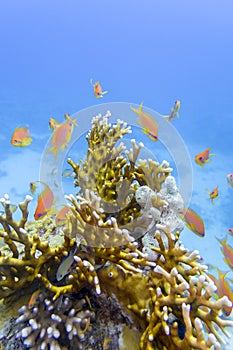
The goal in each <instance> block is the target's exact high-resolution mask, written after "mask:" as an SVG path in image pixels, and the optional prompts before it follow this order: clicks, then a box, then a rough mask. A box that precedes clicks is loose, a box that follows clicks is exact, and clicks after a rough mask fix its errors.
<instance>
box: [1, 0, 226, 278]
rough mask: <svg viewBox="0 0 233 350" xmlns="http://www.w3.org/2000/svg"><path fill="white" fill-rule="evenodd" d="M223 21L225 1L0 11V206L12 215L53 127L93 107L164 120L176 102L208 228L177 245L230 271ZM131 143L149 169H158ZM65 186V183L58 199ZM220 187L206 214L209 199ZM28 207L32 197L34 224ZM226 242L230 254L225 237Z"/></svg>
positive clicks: (18, 4) (16, 4) (21, 5)
mask: <svg viewBox="0 0 233 350" xmlns="http://www.w3.org/2000/svg"><path fill="white" fill-rule="evenodd" d="M232 12H233V3H232V1H230V0H228V1H227V0H225V1H221V2H220V1H218V0H215V1H214V0H205V1H203V0H195V1H194V0H189V1H185V0H176V1H174V0H164V1H156V0H148V1H146V2H143V3H142V2H141V1H136V0H134V1H132V0H128V1H124V0H119V1H117V2H114V1H109V0H102V1H93V0H89V1H88V0H87V1H85V2H84V1H80V0H69V1H67V2H66V3H65V2H64V1H61V0H60V1H55V0H51V1H45V0H40V1H37V0H36V1H29V0H21V1H17V0H12V1H8V2H1V5H0V32H1V37H0V49H1V55H0V121H1V128H0V146H1V153H0V196H2V195H3V194H4V193H8V194H9V195H10V198H11V201H12V203H16V204H17V203H18V202H19V201H21V200H23V199H24V196H25V195H26V194H27V193H29V182H31V181H36V180H37V179H38V178H39V169H40V165H41V155H42V154H43V151H44V149H45V147H46V144H47V142H48V140H49V137H50V136H51V131H50V130H49V129H48V121H49V118H50V117H53V118H55V119H57V120H59V121H60V122H61V121H63V120H64V114H65V113H67V112H68V113H69V114H70V115H73V114H75V113H76V112H78V111H80V110H83V109H85V108H88V107H90V106H92V105H96V104H101V103H110V102H130V103H132V104H135V105H137V104H140V103H141V102H142V101H143V102H144V105H145V107H148V108H150V109H152V110H154V111H157V112H159V113H160V114H168V113H169V111H170V109H171V107H172V106H173V104H174V102H175V100H176V99H180V100H181V109H180V118H177V119H175V120H174V121H173V122H172V125H173V126H174V128H175V129H176V131H177V133H178V134H179V135H180V138H181V139H182V141H183V142H184V144H185V146H186V147H187V149H188V152H189V154H190V158H191V164H192V171H193V177H192V186H193V190H192V196H191V202H190V206H191V207H192V208H193V209H195V210H196V211H197V212H198V213H199V214H200V215H201V216H202V217H203V219H204V221H205V226H206V235H205V237H204V238H200V237H197V236H195V234H194V233H192V232H191V231H189V230H188V229H185V230H184V231H183V233H182V236H181V238H182V241H183V242H184V244H185V245H186V246H187V247H188V248H190V249H199V250H200V253H201V255H202V256H203V257H204V258H205V261H206V262H208V263H211V264H217V265H218V266H219V267H220V268H221V269H222V270H227V269H228V267H227V266H226V265H225V263H224V262H223V256H222V254H221V251H220V247H219V243H218V242H217V241H216V239H215V237H218V238H221V239H223V238H224V237H225V235H226V234H227V229H228V228H229V227H232V226H233V219H232V203H233V189H232V188H230V187H229V186H228V185H227V182H226V175H227V174H228V173H231V172H233V163H232V147H233V141H232V140H233V138H232V130H233V98H232V85H233V65H232V62H233V39H232V38H233V23H232ZM90 78H93V80H94V81H96V80H100V82H101V84H102V87H103V89H104V90H105V89H106V90H108V91H109V92H108V94H106V95H105V96H104V97H103V99H99V100H97V99H96V98H95V97H94V95H93V88H92V86H91V84H90ZM122 119H124V118H123V116H122ZM78 122H79V123H81V122H82V121H78ZM21 125H22V126H23V125H28V126H29V128H30V131H31V135H32V138H33V142H32V143H31V145H30V146H28V147H25V148H16V147H13V146H12V145H11V144H10V139H11V135H12V133H13V130H14V129H15V127H17V126H21ZM135 132H138V130H136V131H135ZM139 134H140V131H139ZM140 137H141V139H142V141H143V142H144V144H145V145H146V146H148V148H150V149H152V150H153V152H154V156H155V157H156V159H158V160H160V158H163V157H161V154H157V153H156V150H155V146H154V145H153V142H152V141H150V140H149V139H148V138H146V137H145V135H143V134H142V133H141V136H140ZM83 138H84V137H83ZM150 143H151V144H150ZM83 147H85V146H83ZM174 147H175V145H174ZM207 147H211V152H212V153H214V154H216V156H214V157H212V158H211V162H210V163H209V164H207V165H206V166H205V169H204V170H202V169H201V168H200V167H198V166H197V165H196V164H195V162H194V156H195V155H196V154H197V153H199V152H201V151H203V150H204V149H206V148H207ZM168 151H171V150H168ZM168 153H169V152H168ZM80 156H82V152H80ZM168 156H169V154H168ZM170 156H171V157H170V158H171V159H168V160H169V161H170V162H171V166H172V167H174V168H176V167H175V166H176V164H173V162H174V159H173V158H172V155H170ZM78 157H79V156H77V158H78ZM163 159H164V158H163ZM163 159H161V160H163ZM64 167H65V165H64ZM175 171H176V170H175ZM187 176H189V174H187ZM190 176H191V175H190ZM69 181H70V179H64V180H63V185H64V190H66V189H67V191H68V190H69V186H70V185H69ZM71 181H72V180H71ZM217 185H218V186H219V198H218V199H216V201H215V203H214V205H212V204H211V202H210V201H208V199H207V197H208V193H207V190H212V189H213V188H215V187H216V186H217ZM35 206H36V197H35V198H34V199H33V201H32V202H31V203H30V209H31V214H30V215H31V218H33V213H34V210H35ZM17 215H18V214H17V212H16V216H17ZM228 242H229V243H230V244H232V245H233V238H232V237H229V239H228ZM229 276H230V275H229Z"/></svg>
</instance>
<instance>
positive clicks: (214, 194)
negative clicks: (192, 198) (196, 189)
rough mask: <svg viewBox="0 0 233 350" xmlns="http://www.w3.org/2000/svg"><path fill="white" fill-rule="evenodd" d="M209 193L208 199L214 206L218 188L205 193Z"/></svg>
mask: <svg viewBox="0 0 233 350" xmlns="http://www.w3.org/2000/svg"><path fill="white" fill-rule="evenodd" d="M207 192H208V193H209V199H210V200H211V202H212V204H214V199H215V198H217V197H218V186H217V187H216V188H214V189H213V190H212V191H207Z"/></svg>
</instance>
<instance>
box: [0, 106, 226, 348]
mask: <svg viewBox="0 0 233 350" xmlns="http://www.w3.org/2000/svg"><path fill="white" fill-rule="evenodd" d="M109 117H110V113H107V114H106V115H105V116H101V115H98V116H97V117H95V118H94V119H93V122H92V128H91V130H90V132H89V133H88V135H87V137H86V138H87V142H88V152H87V156H86V159H85V160H83V161H82V162H80V164H76V163H75V162H74V161H73V160H71V159H69V160H68V162H69V164H70V165H71V166H72V167H73V170H74V173H75V182H74V183H75V186H76V188H77V193H76V195H74V194H70V195H67V196H66V199H67V200H68V201H69V205H70V210H69V212H68V214H67V221H66V222H65V223H64V225H63V226H59V228H57V227H56V226H55V224H54V218H53V217H51V216H49V215H48V214H47V215H46V217H45V218H44V219H42V220H39V221H38V223H36V225H37V226H34V225H33V223H30V224H29V223H27V218H28V204H29V202H30V200H31V198H30V197H29V196H27V197H26V199H25V201H24V202H22V203H20V204H19V208H20V210H21V212H22V218H21V219H20V221H19V222H16V221H15V220H14V218H13V215H12V213H11V211H10V200H9V197H8V196H7V195H5V197H4V198H2V199H1V201H2V203H3V204H4V214H0V224H1V225H2V230H1V231H0V236H1V237H2V238H3V240H4V243H5V246H4V247H3V248H2V249H1V250H0V253H1V254H0V299H3V300H4V303H5V304H6V305H9V304H10V303H15V301H16V300H21V298H22V296H23V295H26V296H28V300H29V302H28V304H27V303H26V304H25V301H23V298H22V305H21V307H20V308H19V311H18V313H19V316H18V318H17V319H15V318H13V317H12V318H11V320H10V322H9V323H8V324H7V326H6V327H7V331H5V330H6V328H4V330H3V331H2V332H1V333H0V340H1V341H2V344H3V346H4V349H6V350H9V349H11V346H12V345H11V344H15V348H18V349H26V348H30V349H35V350H37V349H38V350H40V349H44V350H46V349H47V350H56V349H57V350H59V349H62V350H65V349H66V350H70V349H83V350H87V349H88V350H92V349H93V350H94V349H95V350H96V349H97V350H98V349H104V350H107V349H108V350H116V349H119V350H124V349H132V348H133V349H138V350H139V349H140V350H147V349H148V350H160V349H161V350H176V349H186V350H194V349H195V350H196V349H200V350H219V349H221V346H222V344H224V341H225V340H224V337H225V336H228V335H229V334H228V332H227V327H232V326H233V321H231V320H229V319H227V317H225V316H224V315H223V312H222V310H223V309H224V307H230V306H231V305H232V304H231V302H230V300H229V299H228V298H227V297H226V296H221V297H217V299H215V298H213V295H216V286H215V284H214V282H213V281H212V280H211V278H210V277H209V275H208V267H207V266H206V265H203V264H202V263H201V262H200V256H199V252H198V251H192V252H190V251H189V250H188V249H186V248H185V247H184V246H183V245H182V244H181V242H180V233H181V231H182V229H183V224H182V221H181V219H180V218H179V216H178V213H179V211H180V210H181V209H182V208H183V206H184V204H183V200H182V198H181V196H180V194H179V191H178V189H177V186H176V182H175V179H174V177H173V176H172V175H171V172H172V168H171V167H170V166H169V164H168V162H166V161H162V163H161V164H159V163H158V162H155V161H153V160H151V159H148V160H145V159H140V158H139V155H140V149H141V148H142V147H143V144H142V143H139V144H137V143H136V141H135V140H131V143H132V148H131V149H130V150H125V146H124V144H123V143H121V142H120V143H119V142H118V141H119V140H120V139H121V138H122V137H123V136H124V135H126V134H129V133H130V132H131V130H130V127H129V126H127V124H126V123H124V122H123V121H121V120H118V121H117V123H116V124H115V125H111V124H109V123H108V118H109ZM57 236H59V240H58V241H56V240H54V237H57ZM55 242H57V243H55ZM58 271H59V272H61V274H59V276H58V274H57V272H58ZM9 317H10V315H9ZM16 344H17V347H16Z"/></svg>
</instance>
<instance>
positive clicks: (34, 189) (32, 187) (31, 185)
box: [29, 182, 37, 194]
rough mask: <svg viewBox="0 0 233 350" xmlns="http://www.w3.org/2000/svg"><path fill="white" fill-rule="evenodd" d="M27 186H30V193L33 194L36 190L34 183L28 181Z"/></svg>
mask: <svg viewBox="0 0 233 350" xmlns="http://www.w3.org/2000/svg"><path fill="white" fill-rule="evenodd" d="M29 186H30V192H31V194H34V193H35V192H36V189H37V185H36V183H35V182H30V184H29Z"/></svg>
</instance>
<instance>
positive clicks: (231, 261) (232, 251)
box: [217, 236, 233, 269]
mask: <svg viewBox="0 0 233 350" xmlns="http://www.w3.org/2000/svg"><path fill="white" fill-rule="evenodd" d="M217 240H218V241H219V243H220V244H221V245H222V248H221V251H222V253H223V255H224V257H225V259H224V261H225V263H226V264H227V265H228V266H229V267H230V268H231V269H233V247H231V246H230V245H229V244H227V236H226V237H225V239H224V241H223V240H221V239H219V238H217Z"/></svg>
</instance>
